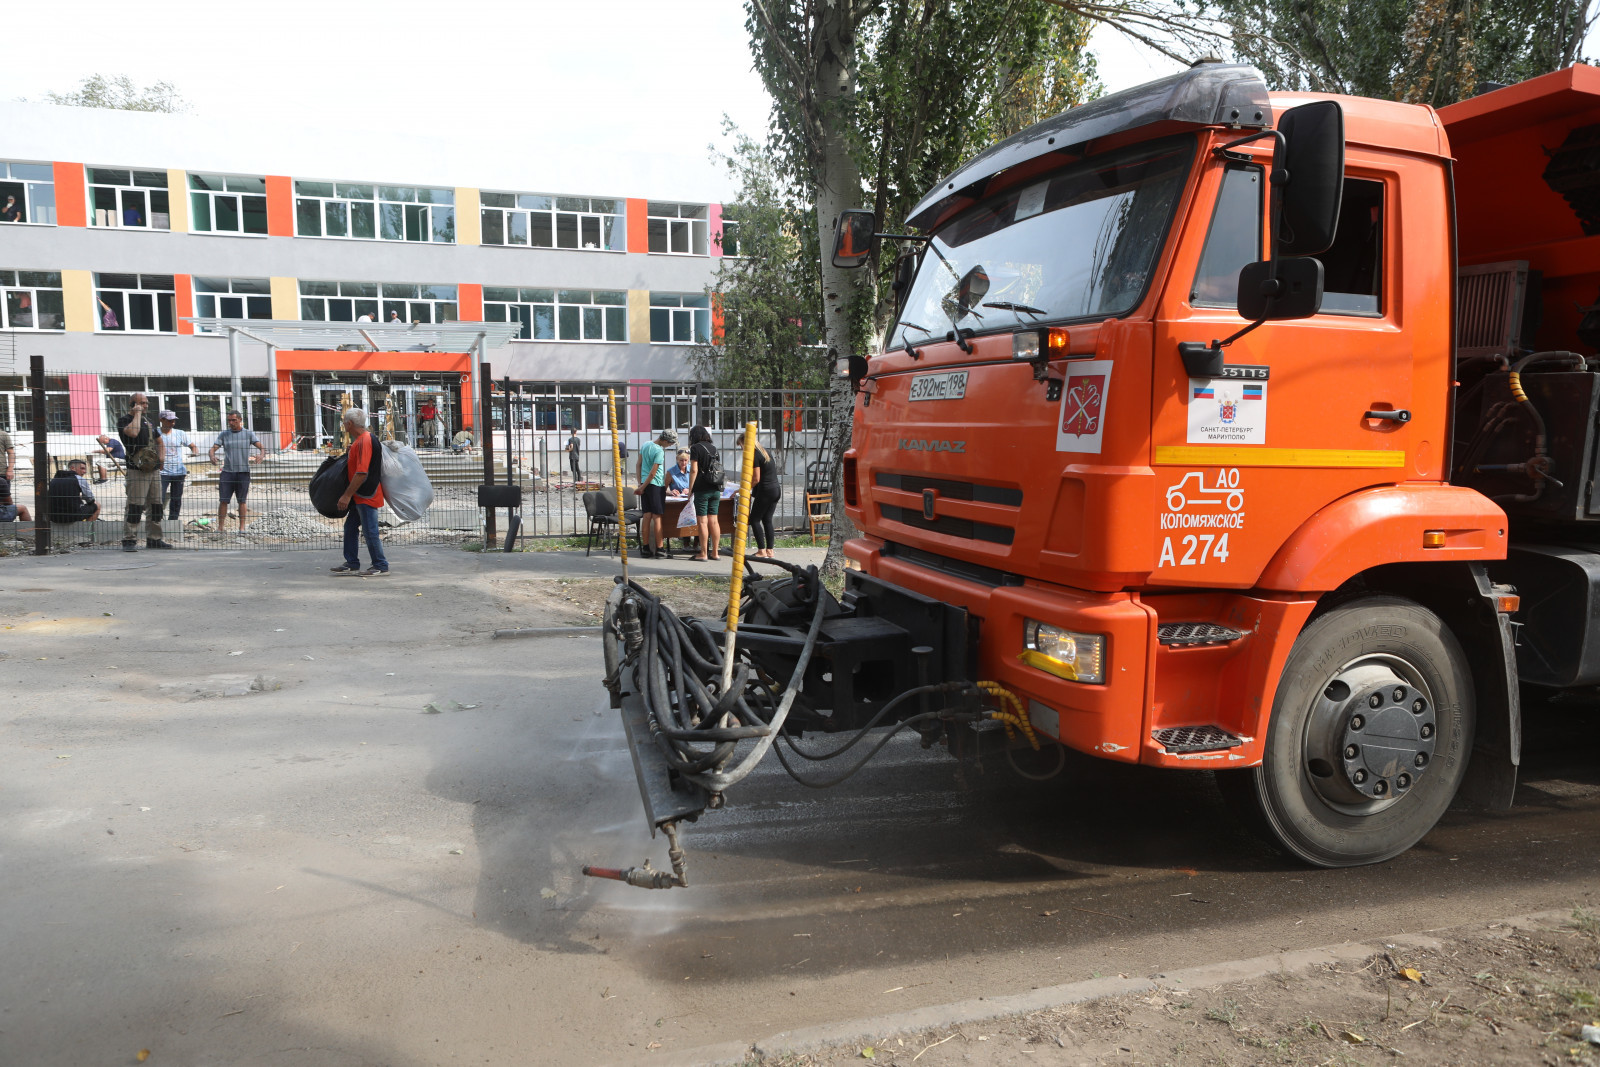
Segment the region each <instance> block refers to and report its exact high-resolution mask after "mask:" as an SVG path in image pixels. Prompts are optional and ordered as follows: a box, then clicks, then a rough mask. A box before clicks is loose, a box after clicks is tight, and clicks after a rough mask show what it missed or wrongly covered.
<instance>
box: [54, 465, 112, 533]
mask: <svg viewBox="0 0 1600 1067" xmlns="http://www.w3.org/2000/svg"><path fill="white" fill-rule="evenodd" d="M88 473H89V464H88V462H87V461H85V460H81V459H75V460H72V461H71V462H69V463H68V464H67V465H66V466H65V467H64V468H62V469H61V470H58V471H56V473H55V477H53V478H51V479H50V521H51V522H59V523H68V522H87V521H90V520H93V519H97V518H99V517H100V505H99V504H98V503H97V502H96V501H95V499H94V490H93V489H91V488H89V479H88V477H87V476H88Z"/></svg>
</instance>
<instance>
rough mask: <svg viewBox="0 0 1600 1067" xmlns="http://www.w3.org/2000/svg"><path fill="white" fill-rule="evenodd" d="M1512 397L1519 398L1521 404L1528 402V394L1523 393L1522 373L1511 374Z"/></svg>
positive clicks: (1514, 372)
mask: <svg viewBox="0 0 1600 1067" xmlns="http://www.w3.org/2000/svg"><path fill="white" fill-rule="evenodd" d="M1511 395H1512V396H1514V397H1516V398H1517V403H1519V404H1526V403H1527V402H1528V394H1527V393H1524V392H1523V391H1522V373H1521V372H1520V371H1512V372H1511Z"/></svg>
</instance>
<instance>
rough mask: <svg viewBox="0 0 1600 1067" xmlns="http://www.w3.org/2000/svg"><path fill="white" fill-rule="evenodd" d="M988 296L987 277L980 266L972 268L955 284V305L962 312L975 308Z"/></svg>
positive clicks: (986, 273)
mask: <svg viewBox="0 0 1600 1067" xmlns="http://www.w3.org/2000/svg"><path fill="white" fill-rule="evenodd" d="M988 295H989V275H988V272H987V271H985V270H984V269H983V267H982V265H979V266H976V267H973V268H972V269H971V270H969V271H967V273H965V274H963V275H962V276H961V280H960V281H959V282H957V283H956V304H957V305H958V306H959V307H960V308H961V309H962V310H963V311H970V310H972V309H973V308H975V307H977V306H978V304H979V303H980V302H982V300H983V298H984V297H986V296H988Z"/></svg>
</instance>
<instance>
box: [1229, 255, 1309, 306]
mask: <svg viewBox="0 0 1600 1067" xmlns="http://www.w3.org/2000/svg"><path fill="white" fill-rule="evenodd" d="M1321 310H1322V260H1320V259H1313V258H1310V257H1306V258H1296V259H1280V260H1278V261H1277V262H1276V263H1273V262H1271V261H1263V262H1260V263H1251V264H1249V265H1247V266H1246V267H1245V268H1244V269H1243V270H1241V271H1240V272H1239V314H1240V315H1242V316H1243V317H1245V318H1246V319H1249V320H1250V321H1251V322H1261V321H1277V320H1281V319H1306V318H1310V317H1311V316H1312V315H1315V314H1316V313H1317V312H1318V311H1321Z"/></svg>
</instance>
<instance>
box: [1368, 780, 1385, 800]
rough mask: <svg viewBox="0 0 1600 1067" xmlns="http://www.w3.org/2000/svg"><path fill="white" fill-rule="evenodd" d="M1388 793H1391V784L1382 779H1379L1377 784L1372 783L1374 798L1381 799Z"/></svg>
mask: <svg viewBox="0 0 1600 1067" xmlns="http://www.w3.org/2000/svg"><path fill="white" fill-rule="evenodd" d="M1388 791H1389V783H1388V782H1386V781H1384V780H1383V779H1382V778H1379V779H1378V780H1377V781H1376V782H1373V783H1372V793H1373V795H1374V796H1380V797H1381V796H1383V794H1385V793H1387V792H1388Z"/></svg>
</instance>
